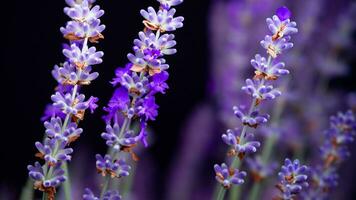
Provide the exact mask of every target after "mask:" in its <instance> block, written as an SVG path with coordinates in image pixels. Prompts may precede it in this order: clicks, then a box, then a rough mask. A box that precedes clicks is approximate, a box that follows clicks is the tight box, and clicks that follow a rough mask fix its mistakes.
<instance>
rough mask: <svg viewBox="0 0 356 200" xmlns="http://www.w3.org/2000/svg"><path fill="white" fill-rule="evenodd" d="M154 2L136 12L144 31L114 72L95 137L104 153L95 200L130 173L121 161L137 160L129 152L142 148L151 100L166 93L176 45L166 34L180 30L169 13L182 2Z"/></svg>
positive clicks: (153, 113)
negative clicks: (102, 142) (169, 58)
mask: <svg viewBox="0 0 356 200" xmlns="http://www.w3.org/2000/svg"><path fill="white" fill-rule="evenodd" d="M158 2H159V4H160V7H159V10H158V11H156V10H155V9H154V8H152V7H149V8H148V9H147V10H141V11H140V13H141V15H142V16H143V18H144V21H143V24H144V30H143V31H141V32H139V34H138V39H135V40H134V46H133V51H134V53H129V54H128V55H127V58H128V60H129V61H130V62H129V63H128V64H127V65H126V66H125V67H124V68H118V69H117V70H116V72H115V75H116V76H115V77H114V79H113V81H112V82H111V83H112V84H113V86H114V87H116V89H115V92H114V94H113V96H112V98H111V100H110V101H109V103H108V105H107V107H105V108H104V109H105V111H107V113H108V114H107V115H106V116H104V119H105V121H106V124H107V126H106V131H105V132H104V133H102V134H101V136H102V138H103V139H104V140H105V141H106V144H107V145H108V153H107V154H106V155H105V156H101V155H99V154H98V155H96V159H97V161H96V168H97V171H98V173H100V174H101V175H102V176H103V177H104V181H103V184H102V188H101V192H100V199H103V198H104V197H105V196H106V195H108V192H109V191H108V190H109V188H110V184H111V182H112V181H113V179H119V178H121V177H125V176H128V175H129V174H130V173H129V171H130V169H131V166H129V164H128V162H127V161H126V160H125V159H126V158H127V157H131V158H132V159H133V160H134V161H138V160H139V158H138V156H137V155H136V153H135V152H134V148H135V147H136V146H137V145H139V144H140V143H141V144H143V146H145V147H147V146H148V142H147V136H148V134H147V131H146V127H147V123H148V122H149V121H154V120H155V119H156V117H157V115H158V105H157V104H156V101H155V95H156V94H158V93H162V94H165V91H166V90H167V89H168V85H167V83H166V81H167V80H168V77H169V74H168V72H167V69H168V68H169V65H168V64H167V63H166V60H165V58H164V57H165V56H166V55H172V54H175V53H176V49H174V48H173V47H174V46H175V45H176V41H175V40H174V38H175V36H174V35H173V34H171V33H167V32H173V31H175V30H176V29H178V28H181V27H183V21H184V18H183V17H175V16H174V15H175V13H176V9H174V8H172V6H176V5H178V4H181V3H182V2H183V0H158ZM134 125H138V127H139V130H138V131H135V129H134ZM127 155H130V156H127ZM115 189H117V188H115ZM117 194H118V193H117ZM93 195H94V194H93V193H92V192H91V191H90V190H89V189H87V191H86V194H85V195H84V196H83V198H84V199H87V200H89V199H93ZM95 198H97V197H95ZM120 198H121V197H120ZM104 199H105V198H104Z"/></svg>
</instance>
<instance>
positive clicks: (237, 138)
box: [215, 7, 304, 200]
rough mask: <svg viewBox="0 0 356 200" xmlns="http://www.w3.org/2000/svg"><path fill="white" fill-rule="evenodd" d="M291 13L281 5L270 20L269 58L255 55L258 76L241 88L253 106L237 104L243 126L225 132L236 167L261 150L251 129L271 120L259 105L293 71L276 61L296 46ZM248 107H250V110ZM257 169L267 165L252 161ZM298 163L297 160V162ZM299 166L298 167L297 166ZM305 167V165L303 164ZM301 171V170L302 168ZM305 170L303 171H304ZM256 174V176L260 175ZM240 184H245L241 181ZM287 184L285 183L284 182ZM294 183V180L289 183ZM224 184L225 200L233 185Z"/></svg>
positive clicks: (266, 43)
mask: <svg viewBox="0 0 356 200" xmlns="http://www.w3.org/2000/svg"><path fill="white" fill-rule="evenodd" d="M290 16H291V12H290V11H289V10H288V8H286V7H281V8H279V9H278V10H277V12H276V15H275V16H273V17H272V19H270V18H268V19H267V25H268V28H269V29H270V30H271V32H272V34H273V35H266V36H265V39H264V40H263V41H262V42H261V45H262V46H263V47H264V48H265V49H266V50H267V54H268V58H267V59H266V58H265V57H263V56H261V55H260V54H256V56H255V58H254V59H252V60H251V65H252V66H253V67H254V69H255V76H254V77H253V79H246V85H245V86H243V87H242V88H241V89H242V90H243V91H245V92H246V93H247V94H248V95H250V96H251V97H252V100H251V104H250V107H249V108H248V107H247V106H245V105H240V106H239V107H237V106H235V107H233V110H234V114H235V115H236V116H237V117H238V118H239V119H240V120H241V125H240V126H241V128H238V129H235V131H232V130H228V131H227V133H226V134H223V135H222V139H223V141H224V142H225V143H226V144H227V145H229V146H232V149H230V150H229V151H228V155H229V156H235V155H237V156H236V157H238V158H236V157H234V159H233V161H232V163H231V165H230V168H232V169H235V168H237V167H239V166H240V165H241V162H242V161H243V159H244V158H245V156H246V155H247V154H252V153H255V152H256V151H257V148H258V147H260V145H261V144H260V142H259V141H255V140H254V139H253V138H254V134H253V133H247V131H249V129H251V128H255V129H256V128H257V127H258V126H259V125H261V124H264V123H266V122H267V121H268V119H269V115H262V114H260V113H259V108H258V107H259V106H260V105H261V103H262V102H264V100H274V99H276V98H277V97H278V96H280V95H282V93H281V92H280V91H279V90H278V89H275V88H274V86H273V81H275V80H277V79H278V78H279V77H281V76H283V75H287V74H289V70H288V69H285V64H284V63H283V62H280V61H278V62H277V61H276V60H275V59H274V58H276V57H277V56H279V55H281V54H282V53H283V52H284V51H285V50H287V49H289V48H292V47H293V43H291V42H289V41H290V40H291V36H290V35H291V34H293V33H297V32H298V29H297V28H296V23H295V22H291V21H290V19H289V18H290ZM247 108H248V109H247ZM236 130H237V131H236ZM289 162H290V161H289V160H287V161H286V165H289ZM250 164H252V165H253V167H254V168H259V170H261V169H262V168H263V166H262V165H260V164H254V163H253V162H250ZM295 165H297V163H295ZM297 167H298V166H297ZM227 168H228V167H227V166H226V165H225V164H223V165H222V166H221V167H219V166H217V165H215V171H218V172H220V171H224V170H225V171H226V169H227ZM302 169H304V167H302ZM269 171H270V170H269V169H265V171H264V172H262V173H261V174H258V173H257V172H255V174H253V175H254V176H256V177H257V176H258V177H257V179H261V178H263V176H264V175H265V174H268V173H269ZM298 173H299V171H298ZM300 173H303V172H300ZM217 177H219V178H218V179H217V180H218V182H219V183H224V181H225V180H226V177H227V175H226V172H225V175H224V174H222V176H218V175H217ZM256 177H255V178H256ZM300 177H304V176H298V178H297V179H298V180H297V181H296V182H294V180H293V184H294V183H299V181H300V180H299V178H300ZM240 183H243V182H241V181H240ZM283 184H284V183H283ZM289 184H290V183H289ZM223 185H224V187H222V188H220V191H219V193H217V199H218V200H223V199H224V196H225V191H224V189H229V188H230V185H229V184H223ZM227 186H229V187H227ZM292 186H293V187H292V188H290V187H291V185H286V186H284V185H283V188H282V189H283V191H285V192H288V191H289V190H292V193H294V192H295V191H296V190H297V189H298V188H297V189H296V187H297V186H295V185H292ZM237 198H238V197H237V194H236V192H234V190H233V191H232V194H231V199H237Z"/></svg>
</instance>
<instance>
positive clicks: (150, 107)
mask: <svg viewBox="0 0 356 200" xmlns="http://www.w3.org/2000/svg"><path fill="white" fill-rule="evenodd" d="M158 107H159V106H158V105H157V104H156V102H155V98H154V97H153V96H149V97H146V98H145V99H143V101H142V104H141V105H140V106H138V107H137V114H138V115H139V116H141V117H143V118H144V119H145V120H146V121H147V120H152V121H153V120H155V119H156V117H157V115H158V111H157V109H158Z"/></svg>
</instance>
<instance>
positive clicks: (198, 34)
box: [0, 0, 209, 192]
mask: <svg viewBox="0 0 356 200" xmlns="http://www.w3.org/2000/svg"><path fill="white" fill-rule="evenodd" d="M12 3H13V5H11V6H7V7H6V8H8V9H11V12H12V14H11V15H9V16H8V17H7V22H10V26H7V27H6V34H7V36H6V38H4V40H5V41H4V42H5V48H6V54H5V56H4V54H3V55H2V56H1V58H2V61H3V62H5V63H3V64H4V66H3V67H1V71H2V81H3V82H4V83H3V84H2V88H3V89H5V91H4V90H3V92H2V94H1V98H2V99H3V100H5V103H3V104H2V113H3V117H4V118H5V119H3V120H2V125H1V126H2V129H1V130H2V131H1V132H2V133H1V134H2V137H1V140H2V145H0V149H1V160H2V161H1V163H2V164H1V171H2V172H3V173H1V182H0V184H1V185H2V186H4V185H5V186H6V187H9V188H12V190H14V192H19V190H20V189H21V187H22V185H23V184H24V183H25V180H26V179H27V170H26V166H27V165H28V164H32V163H33V162H34V161H35V158H34V153H35V151H36V150H35V147H34V142H35V141H40V140H41V138H42V137H43V133H44V128H43V125H42V123H41V122H40V120H39V119H40V117H41V115H42V113H43V109H44V107H45V105H46V104H47V103H49V102H50V95H51V94H52V93H53V89H54V87H55V86H56V82H55V80H54V79H53V78H52V76H51V74H50V72H51V70H52V68H53V66H54V64H57V63H60V62H62V61H63V59H64V58H63V55H62V53H61V45H62V43H63V42H65V40H64V39H63V38H62V35H61V33H60V31H59V27H61V26H64V25H65V22H66V21H67V20H68V19H69V18H68V17H67V16H65V15H64V13H63V7H64V6H65V2H64V1H62V0H36V1H14V2H12ZM97 3H98V4H99V5H100V6H101V7H102V9H104V10H105V11H106V12H105V15H104V16H103V17H102V22H103V24H105V25H106V30H105V31H104V36H105V40H103V41H102V42H100V44H99V45H96V46H97V48H98V49H99V50H103V51H104V52H105V56H104V62H103V64H101V65H98V66H95V69H94V70H96V71H98V72H99V73H100V77H99V78H98V79H97V80H95V81H94V82H93V83H92V84H91V85H90V86H89V87H87V88H86V89H85V94H87V95H88V96H89V95H94V96H97V97H99V98H100V107H102V106H105V104H106V103H107V102H108V99H109V98H110V97H111V95H112V92H113V90H114V89H113V88H112V86H111V84H109V81H110V80H111V79H112V77H113V75H114V70H115V68H117V67H118V66H123V65H124V64H126V63H127V58H126V55H127V53H128V52H130V51H131V47H132V41H133V39H134V38H136V37H137V33H138V32H139V31H140V30H142V28H143V24H142V17H141V16H140V14H139V11H140V9H145V8H147V7H148V6H154V7H157V6H158V3H157V2H156V1H153V0H129V1H122V0H100V1H97ZM208 5H209V2H208V1H205V2H204V3H201V2H200V1H187V2H185V3H184V4H183V5H180V6H179V7H177V10H178V14H179V15H182V16H184V17H185V26H184V28H182V29H179V30H178V31H177V32H176V40H177V42H178V45H177V49H178V53H177V54H176V55H174V56H169V57H168V58H167V60H168V62H169V64H170V66H171V68H170V69H169V72H170V80H169V85H170V90H169V91H168V93H167V94H166V95H164V96H163V95H161V96H160V97H159V98H158V104H159V105H160V110H159V111H160V113H159V117H158V118H157V120H156V121H155V122H153V123H151V125H152V128H153V129H154V130H155V133H154V134H155V143H154V144H153V145H152V146H151V147H150V148H148V149H147V151H148V153H149V154H151V155H153V157H154V162H155V163H156V167H158V170H159V171H160V174H162V175H163V174H164V173H165V170H167V167H168V164H169V161H170V159H171V155H172V154H173V150H174V146H175V144H176V141H177V139H178V133H179V130H180V129H179V127H180V126H181V124H182V122H183V120H184V119H185V118H186V117H187V116H188V114H189V112H190V111H191V109H192V108H193V106H194V105H195V104H196V103H197V102H199V101H201V100H202V99H203V98H204V94H205V83H206V80H207V77H208V73H209V72H208V71H209V65H208V63H207V61H208V59H207V58H208V51H209V50H208V44H207V42H208V40H207V29H208V28H207V27H208V26H207V15H208ZM183 41H184V42H183ZM3 64H2V65H3ZM3 70H4V71H3ZM102 115H103V112H102V109H101V108H99V109H98V110H97V112H95V114H94V115H87V116H86V119H85V120H84V121H83V122H82V123H81V127H83V128H84V131H85V132H84V136H83V137H81V139H80V141H79V142H77V144H75V145H74V150H76V148H78V147H80V146H81V145H86V146H89V147H90V148H92V149H93V150H92V151H93V152H89V153H90V154H92V155H90V156H93V157H94V155H95V152H103V151H104V149H105V145H104V141H103V140H102V139H101V138H100V133H101V132H102V131H103V130H104V127H105V123H104V122H103V121H102V120H101V116H102ZM4 120H5V121H4ZM91 164H92V167H94V166H95V164H94V163H91ZM162 180H163V176H162V177H156V180H155V183H157V184H163V183H162V182H163V181H162Z"/></svg>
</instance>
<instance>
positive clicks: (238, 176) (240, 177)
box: [214, 163, 246, 189]
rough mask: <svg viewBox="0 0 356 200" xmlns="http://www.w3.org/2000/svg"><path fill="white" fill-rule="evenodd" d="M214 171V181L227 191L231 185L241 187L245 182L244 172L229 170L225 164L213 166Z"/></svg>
mask: <svg viewBox="0 0 356 200" xmlns="http://www.w3.org/2000/svg"><path fill="white" fill-rule="evenodd" d="M214 170H215V174H216V176H215V178H216V180H217V181H218V182H219V183H220V184H221V185H222V186H223V187H224V188H226V189H229V188H230V187H231V186H232V185H241V184H243V183H244V182H245V181H244V178H245V176H246V172H244V171H239V170H238V169H229V168H228V167H227V165H226V164H225V163H223V164H221V165H218V164H216V165H214Z"/></svg>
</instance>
